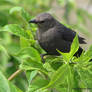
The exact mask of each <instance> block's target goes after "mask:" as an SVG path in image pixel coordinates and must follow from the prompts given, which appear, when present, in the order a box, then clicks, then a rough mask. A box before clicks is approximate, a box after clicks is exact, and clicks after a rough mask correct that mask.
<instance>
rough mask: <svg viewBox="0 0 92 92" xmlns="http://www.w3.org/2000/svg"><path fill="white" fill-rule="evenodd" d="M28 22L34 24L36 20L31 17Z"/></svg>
mask: <svg viewBox="0 0 92 92" xmlns="http://www.w3.org/2000/svg"><path fill="white" fill-rule="evenodd" d="M29 23H35V24H36V23H37V21H36V19H32V20H30V21H29Z"/></svg>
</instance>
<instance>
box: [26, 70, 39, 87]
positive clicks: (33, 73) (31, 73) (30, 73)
mask: <svg viewBox="0 0 92 92" xmlns="http://www.w3.org/2000/svg"><path fill="white" fill-rule="evenodd" d="M37 72H38V71H37V70H34V71H26V76H27V79H28V83H29V85H30V84H31V82H32V80H33V78H34V77H35V76H36V75H37Z"/></svg>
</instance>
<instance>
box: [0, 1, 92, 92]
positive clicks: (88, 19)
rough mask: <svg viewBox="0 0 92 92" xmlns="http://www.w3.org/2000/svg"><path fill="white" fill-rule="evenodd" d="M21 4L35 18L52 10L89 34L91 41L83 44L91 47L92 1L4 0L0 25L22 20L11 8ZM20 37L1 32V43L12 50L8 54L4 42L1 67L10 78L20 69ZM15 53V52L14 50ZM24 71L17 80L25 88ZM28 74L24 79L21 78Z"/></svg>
mask: <svg viewBox="0 0 92 92" xmlns="http://www.w3.org/2000/svg"><path fill="white" fill-rule="evenodd" d="M15 6H19V7H23V8H24V9H25V11H27V12H28V13H29V14H30V16H31V18H33V17H35V16H36V15H37V14H39V13H42V12H49V13H51V14H52V15H53V16H54V17H55V18H56V19H57V20H59V21H60V22H61V23H64V24H66V26H69V27H72V28H73V29H74V30H75V31H76V32H78V33H79V34H80V35H81V36H82V37H85V39H86V42H87V44H85V45H82V47H83V48H84V49H87V48H88V47H89V45H91V44H92V1H91V0H0V27H3V26H4V25H6V24H15V23H17V24H18V23H19V24H20V25H22V26H23V25H24V24H23V23H21V21H20V20H21V19H20V18H19V16H18V18H16V17H15V16H13V15H11V14H10V9H11V8H13V7H15ZM18 41H19V38H18V37H16V36H15V35H12V34H10V33H8V32H0V44H1V45H4V46H5V47H7V49H8V51H9V52H8V53H9V54H10V56H8V55H7V53H6V52H5V51H4V50H3V51H2V48H3V47H2V46H1V45H0V70H1V71H2V72H3V73H4V74H5V75H6V77H7V78H8V77H9V76H10V75H11V74H12V73H13V72H15V71H16V70H17V68H18V65H19V63H20V62H19V61H18V60H17V59H16V58H15V57H13V56H12V54H11V53H12V50H13V52H14V51H15V52H17V51H18V50H19V44H18ZM3 49H4V48H3ZM10 52H11V53H10ZM23 75H24V73H22V74H21V75H19V76H18V77H16V79H15V80H13V82H14V83H15V84H16V85H17V86H18V87H19V88H20V89H22V90H24V91H25V90H26V86H27V85H25V84H27V82H26V81H25V79H26V78H25V76H23ZM21 76H22V77H24V78H21Z"/></svg>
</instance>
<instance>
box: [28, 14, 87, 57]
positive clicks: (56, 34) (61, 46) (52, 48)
mask: <svg viewBox="0 0 92 92" xmlns="http://www.w3.org/2000/svg"><path fill="white" fill-rule="evenodd" d="M29 23H35V24H37V26H38V30H37V40H38V42H39V44H40V46H41V47H42V48H43V49H44V50H45V51H46V52H47V54H49V55H59V53H58V52H57V50H56V49H58V50H60V51H61V52H64V53H66V52H69V51H70V47H71V44H72V41H73V39H74V37H75V35H76V32H75V31H73V30H71V29H69V28H67V27H65V26H64V25H63V24H61V23H60V22H59V21H57V20H56V19H55V18H54V17H53V16H51V15H50V14H49V13H41V14H39V15H38V16H37V17H36V18H35V19H33V20H30V21H29ZM78 38H79V43H80V44H85V43H86V42H85V41H84V40H85V39H84V38H82V37H80V36H78ZM82 51H83V49H82V48H81V47H79V50H78V51H77V52H76V54H75V56H80V55H81V53H82Z"/></svg>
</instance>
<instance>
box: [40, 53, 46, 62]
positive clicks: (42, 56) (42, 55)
mask: <svg viewBox="0 0 92 92" xmlns="http://www.w3.org/2000/svg"><path fill="white" fill-rule="evenodd" d="M45 55H47V54H40V56H41V59H42V62H43V63H45V60H44V56H45Z"/></svg>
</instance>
